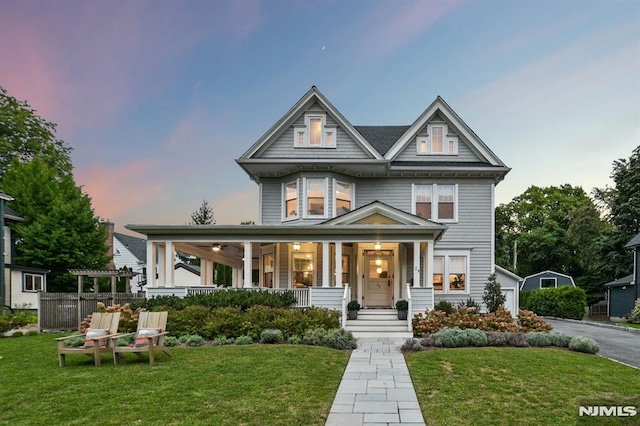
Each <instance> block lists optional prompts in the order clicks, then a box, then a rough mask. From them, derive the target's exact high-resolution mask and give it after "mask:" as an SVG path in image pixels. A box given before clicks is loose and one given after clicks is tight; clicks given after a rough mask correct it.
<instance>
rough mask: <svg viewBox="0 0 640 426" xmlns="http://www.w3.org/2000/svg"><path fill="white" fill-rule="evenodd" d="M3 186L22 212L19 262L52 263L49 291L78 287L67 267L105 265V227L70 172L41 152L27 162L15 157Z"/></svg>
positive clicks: (39, 265) (18, 234) (48, 265)
mask: <svg viewBox="0 0 640 426" xmlns="http://www.w3.org/2000/svg"><path fill="white" fill-rule="evenodd" d="M0 187H1V188H2V190H3V191H5V193H7V194H11V196H12V197H14V199H15V200H14V201H13V202H12V207H13V208H14V209H15V210H17V211H18V212H20V214H21V215H22V216H23V218H24V221H23V222H18V223H17V224H14V225H13V227H14V232H15V235H16V239H17V242H16V258H17V262H18V263H19V264H22V265H28V266H33V267H36V268H43V269H49V270H50V271H51V272H50V274H49V275H48V277H47V288H48V290H49V291H73V290H74V289H75V288H76V285H77V281H76V278H75V277H74V276H72V275H71V274H69V273H68V271H69V269H101V268H104V267H106V265H107V263H108V258H107V256H106V252H107V245H106V231H105V229H104V227H102V226H101V225H100V224H99V221H98V218H97V217H96V216H94V213H93V209H92V208H91V199H90V198H89V197H88V196H87V195H86V194H83V193H82V191H81V189H80V187H78V186H76V184H75V182H74V180H73V177H72V176H71V175H70V174H64V175H59V171H58V170H57V169H55V168H53V167H51V166H49V165H48V164H47V162H46V161H45V160H44V159H42V158H40V157H39V156H36V157H34V158H33V159H32V160H31V161H30V162H27V163H23V162H21V161H19V160H18V159H14V160H13V161H12V163H11V164H10V166H9V168H8V169H7V170H6V173H5V175H4V177H3V179H2V181H1V183H0Z"/></svg>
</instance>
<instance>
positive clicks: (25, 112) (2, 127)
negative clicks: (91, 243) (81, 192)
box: [0, 87, 73, 178]
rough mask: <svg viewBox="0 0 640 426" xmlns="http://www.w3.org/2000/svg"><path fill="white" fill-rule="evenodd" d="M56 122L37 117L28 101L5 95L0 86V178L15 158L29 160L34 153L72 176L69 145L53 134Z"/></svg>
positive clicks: (60, 171) (48, 163)
mask: <svg viewBox="0 0 640 426" xmlns="http://www.w3.org/2000/svg"><path fill="white" fill-rule="evenodd" d="M55 131H56V125H55V124H54V123H50V122H48V121H45V120H44V119H42V118H41V117H39V116H38V115H37V114H36V112H35V111H34V110H33V109H32V108H31V107H30V106H29V104H28V103H27V102H23V101H18V100H17V99H16V98H14V97H12V96H9V95H7V91H6V90H5V89H4V88H2V87H0V178H1V177H2V176H3V175H4V174H5V173H6V171H7V168H8V167H9V165H10V164H11V162H12V161H13V160H14V159H17V160H18V161H20V162H23V163H24V162H28V161H31V160H33V159H34V158H35V157H36V156H38V157H40V158H42V159H43V160H44V162H45V163H46V164H47V165H49V166H50V167H53V168H54V169H55V170H57V172H58V174H60V175H71V173H72V169H73V166H72V164H71V159H70V158H69V153H70V152H71V148H70V147H68V146H67V145H66V144H65V143H64V142H63V141H61V140H59V139H56V137H55Z"/></svg>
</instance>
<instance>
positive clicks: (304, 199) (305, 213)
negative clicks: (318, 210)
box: [302, 177, 329, 219]
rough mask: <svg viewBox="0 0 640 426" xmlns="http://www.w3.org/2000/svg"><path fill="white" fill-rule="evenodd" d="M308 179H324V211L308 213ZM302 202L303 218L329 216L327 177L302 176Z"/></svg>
mask: <svg viewBox="0 0 640 426" xmlns="http://www.w3.org/2000/svg"><path fill="white" fill-rule="evenodd" d="M309 180H322V181H324V207H323V211H324V213H323V214H321V215H312V214H309V212H308V210H307V209H308V208H309V202H308V193H307V192H308V191H307V189H308V185H309V184H308V181H309ZM302 191H303V192H302V203H303V210H302V212H303V214H302V217H303V218H304V219H328V218H329V178H326V177H324V178H316V177H304V178H302Z"/></svg>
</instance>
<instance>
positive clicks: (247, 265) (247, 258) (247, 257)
mask: <svg viewBox="0 0 640 426" xmlns="http://www.w3.org/2000/svg"><path fill="white" fill-rule="evenodd" d="M251 263H252V262H251V242H250V241H245V242H244V288H250V287H253V284H252V283H251Z"/></svg>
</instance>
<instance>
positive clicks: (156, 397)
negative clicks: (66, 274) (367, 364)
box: [0, 335, 349, 425]
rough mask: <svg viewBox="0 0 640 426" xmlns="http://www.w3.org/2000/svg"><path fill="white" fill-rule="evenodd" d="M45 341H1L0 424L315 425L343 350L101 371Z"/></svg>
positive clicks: (259, 353)
mask: <svg viewBox="0 0 640 426" xmlns="http://www.w3.org/2000/svg"><path fill="white" fill-rule="evenodd" d="M54 337H57V336H54V335H40V336H28V337H20V338H12V339H10V338H5V339H0V383H1V384H0V401H2V402H1V404H0V405H1V406H2V407H3V408H2V409H0V424H11V425H44V424H49V425H52V424H65V425H81V424H90V423H91V424H101V425H121V424H135V425H157V424H163V425H213V424H215V425H266V424H269V425H291V424H304V425H324V423H325V420H326V418H327V416H328V413H329V410H330V408H331V404H332V402H333V398H334V396H335V392H336V390H337V389H338V385H339V383H340V380H341V378H342V373H343V371H344V368H345V367H346V364H347V362H348V358H349V353H348V352H343V351H337V350H334V349H328V348H323V347H315V346H302V345H300V346H298V345H273V346H272V345H249V346H215V347H200V348H173V349H172V351H173V354H174V356H173V358H168V357H167V356H166V355H159V356H158V359H157V361H156V364H155V365H154V366H149V363H148V361H147V359H146V358H144V359H141V360H138V358H137V357H135V356H133V355H128V356H127V357H126V359H125V361H124V362H123V363H122V365H120V366H118V367H114V366H113V358H112V357H111V355H110V354H103V357H102V363H103V364H102V366H101V367H99V368H96V367H94V366H93V360H92V359H91V358H89V357H87V356H84V355H75V356H74V355H67V366H66V367H64V368H60V367H59V366H58V353H57V349H56V343H55V342H54V341H53V338H54Z"/></svg>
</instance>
